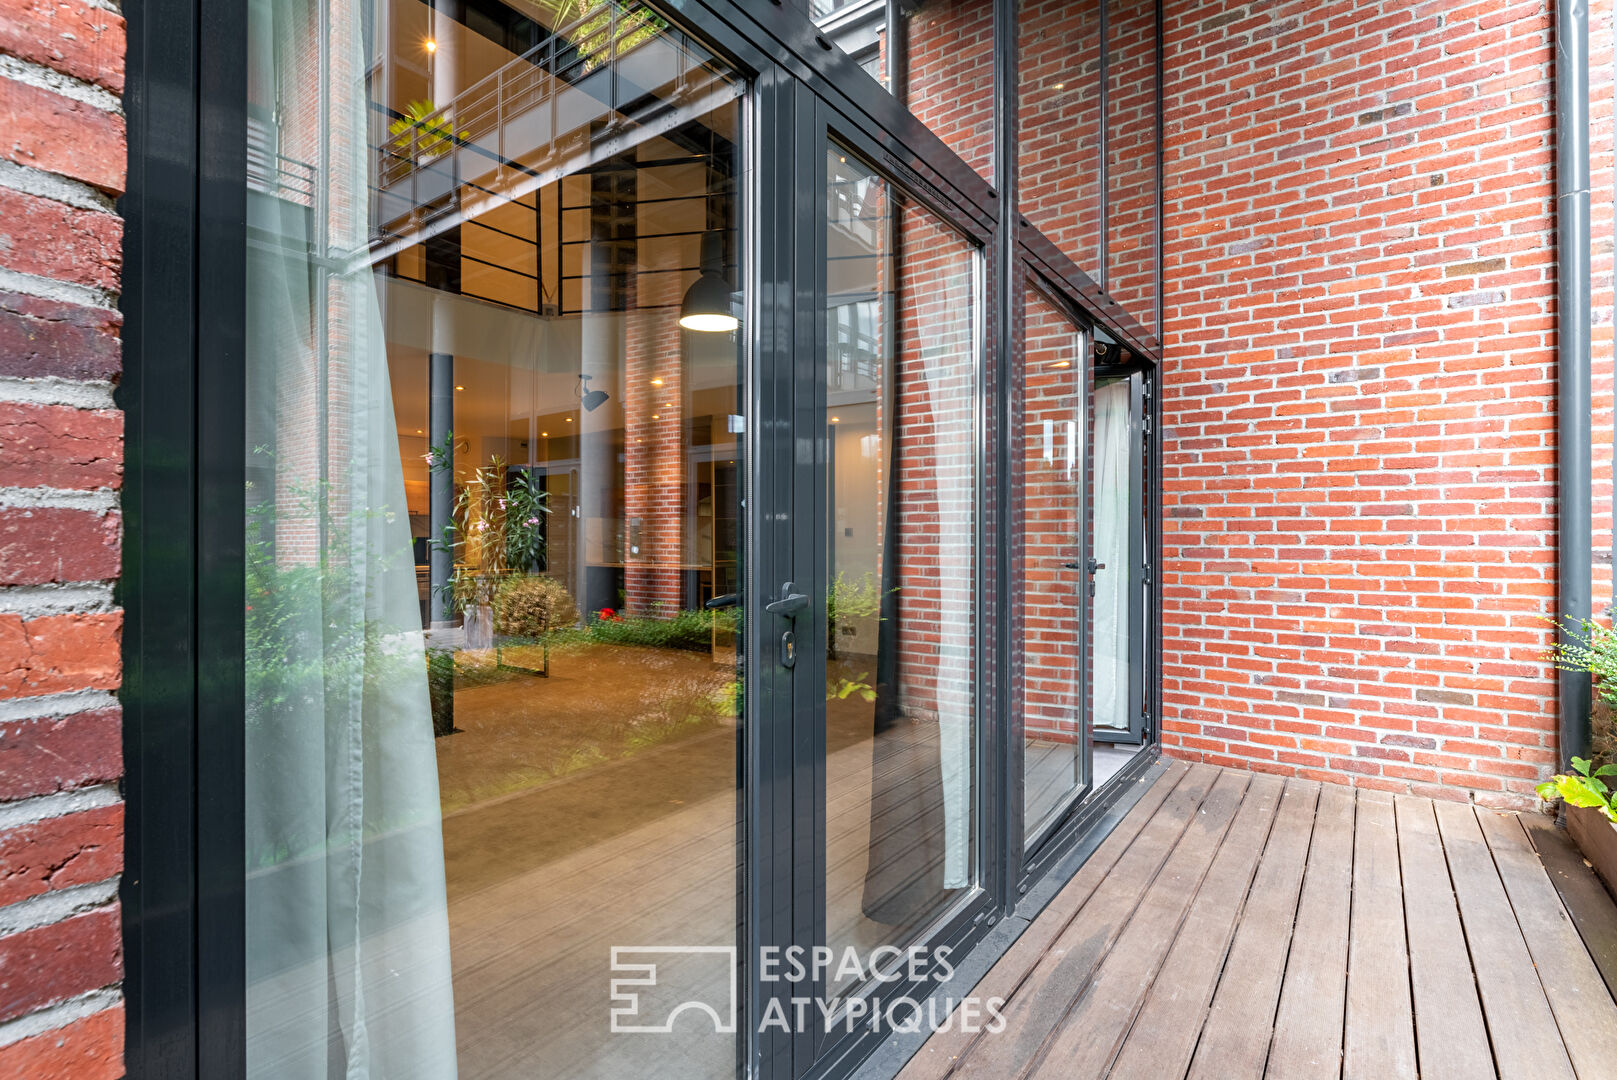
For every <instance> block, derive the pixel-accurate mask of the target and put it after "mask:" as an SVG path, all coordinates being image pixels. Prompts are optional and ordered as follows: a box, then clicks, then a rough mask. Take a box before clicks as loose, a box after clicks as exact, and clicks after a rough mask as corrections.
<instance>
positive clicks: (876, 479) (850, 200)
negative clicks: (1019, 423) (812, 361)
mask: <svg viewBox="0 0 1617 1080" xmlns="http://www.w3.org/2000/svg"><path fill="white" fill-rule="evenodd" d="M826 169H827V192H828V205H827V216H828V228H827V253H826V255H827V261H826V268H825V269H826V281H827V297H826V313H825V317H826V342H827V355H826V358H825V364H826V413H825V417H824V423H825V428H824V431H825V438H826V446H827V459H828V474H829V475H828V484H827V499H828V505H827V507H826V515H825V527H826V528H827V532H828V541H829V542H828V545H827V565H826V580H827V581H828V582H829V584H830V594H829V596H828V597H827V610H828V617H827V620H826V621H827V641H826V706H825V725H826V728H825V730H826V736H825V744H826V768H825V785H826V790H825V795H826V841H825V843H826V851H825V860H826V861H825V866H826V888H825V896H826V900H825V920H826V934H827V944H829V945H830V946H831V947H832V948H833V949H834V950H837V952H836V955H838V956H840V955H842V952H841V950H842V949H844V948H854V949H857V950H860V951H861V952H862V953H867V951H868V950H871V949H874V948H876V947H877V946H882V945H888V946H892V945H898V946H903V945H906V944H908V943H909V941H911V940H912V939H913V938H915V937H916V935H917V934H918V933H920V932H921V931H922V930H923V929H924V928H925V927H926V925H927V924H928V923H929V922H930V921H931V920H932V919H934V918H936V917H937V916H938V915H939V914H940V913H942V912H943V911H944V910H946V909H947V908H948V906H949V905H950V904H951V903H952V902H953V901H955V900H957V899H958V898H960V897H961V896H963V895H965V890H967V889H968V888H969V887H970V886H971V885H972V884H973V883H974V881H975V872H974V861H973V859H974V850H975V847H974V845H975V842H976V830H975V822H976V814H975V803H974V791H975V783H976V780H975V778H976V765H975V761H976V736H975V732H976V726H975V709H974V693H975V663H976V660H975V657H976V648H975V637H974V600H973V582H974V580H975V574H974V569H973V568H974V565H975V483H976V446H975V432H976V420H975V408H976V406H975V401H976V394H975V386H976V365H977V347H976V321H975V320H976V304H977V302H978V301H977V296H976V284H975V274H976V258H975V253H974V252H973V250H972V248H971V246H970V245H969V244H968V243H967V242H966V241H965V240H963V239H962V238H961V237H959V236H958V235H956V234H954V233H953V232H951V231H950V230H949V229H947V228H946V227H945V226H944V225H943V224H942V222H940V221H939V220H938V219H937V218H935V217H934V216H933V215H931V214H930V213H928V212H927V211H926V210H924V209H923V208H921V207H920V206H918V205H916V204H914V203H913V202H910V201H908V200H906V199H905V198H904V197H903V196H902V195H901V194H900V193H899V192H897V191H895V190H894V189H893V187H892V186H891V185H890V184H888V183H887V182H886V181H885V180H884V179H883V178H882V177H880V176H879V175H877V174H876V173H874V172H873V171H872V170H871V169H870V168H869V167H868V166H866V165H865V164H863V163H862V162H860V161H858V160H857V159H855V158H853V157H852V156H851V155H849V154H847V153H845V152H843V151H842V150H840V149H839V148H836V147H833V148H831V150H830V151H829V153H828V156H827V160H826ZM850 989H852V984H851V983H850V982H849V981H848V980H843V981H842V982H840V983H839V982H835V980H833V985H832V986H831V987H829V988H828V992H829V993H832V994H840V993H843V992H845V991H848V990H850Z"/></svg>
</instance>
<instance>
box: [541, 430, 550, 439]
mask: <svg viewBox="0 0 1617 1080" xmlns="http://www.w3.org/2000/svg"><path fill="white" fill-rule="evenodd" d="M539 437H540V438H541V439H548V438H550V432H548V431H541V432H540V433H539Z"/></svg>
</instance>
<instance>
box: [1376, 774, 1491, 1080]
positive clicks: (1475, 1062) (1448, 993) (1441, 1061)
mask: <svg viewBox="0 0 1617 1080" xmlns="http://www.w3.org/2000/svg"><path fill="white" fill-rule="evenodd" d="M1395 805H1396V807H1397V816H1398V856H1399V862H1400V865H1401V867H1402V869H1403V880H1404V920H1405V932H1406V933H1407V935H1408V939H1409V970H1410V987H1411V990H1412V991H1413V994H1414V1003H1415V1046H1416V1053H1417V1060H1418V1061H1419V1064H1420V1073H1421V1076H1422V1077H1423V1078H1427V1077H1438V1078H1442V1080H1450V1078H1452V1080H1471V1078H1472V1077H1488V1076H1493V1075H1494V1065H1493V1054H1492V1053H1491V1052H1490V1050H1489V1048H1488V1028H1487V1025H1486V1024H1485V1023H1484V1022H1483V1019H1482V1001H1481V999H1480V998H1478V997H1477V987H1476V977H1475V976H1474V975H1473V974H1472V972H1471V959H1470V955H1469V953H1468V951H1467V946H1466V940H1465V931H1464V930H1463V929H1462V928H1461V926H1460V908H1459V905H1458V904H1457V903H1456V902H1455V899H1454V887H1453V885H1452V883H1451V882H1450V881H1449V869H1448V862H1447V860H1446V859H1445V858H1444V856H1443V842H1442V838H1441V837H1440V836H1439V835H1438V831H1437V817H1436V815H1435V813H1434V812H1433V810H1432V804H1431V802H1430V801H1429V800H1426V799H1419V798H1415V797H1414V796H1408V795H1400V796H1399V797H1398V798H1397V799H1396V800H1395Z"/></svg>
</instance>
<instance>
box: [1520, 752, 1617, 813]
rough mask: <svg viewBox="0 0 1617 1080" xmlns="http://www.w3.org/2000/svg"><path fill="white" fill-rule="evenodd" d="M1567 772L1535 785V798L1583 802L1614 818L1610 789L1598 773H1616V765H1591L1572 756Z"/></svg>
mask: <svg viewBox="0 0 1617 1080" xmlns="http://www.w3.org/2000/svg"><path fill="white" fill-rule="evenodd" d="M1572 769H1573V771H1572V772H1570V773H1557V774H1556V775H1555V776H1552V777H1550V778H1549V779H1548V780H1546V781H1544V782H1543V783H1542V784H1540V785H1538V795H1539V798H1541V799H1545V800H1549V799H1556V798H1559V799H1565V800H1566V802H1567V803H1568V805H1571V806H1587V807H1590V808H1592V809H1596V810H1599V811H1600V812H1601V813H1602V814H1604V815H1605V816H1606V820H1607V821H1612V822H1617V808H1614V807H1613V805H1612V792H1611V789H1610V788H1608V787H1607V786H1606V784H1605V781H1603V780H1601V779H1600V778H1601V777H1602V776H1617V765H1602V766H1600V767H1599V768H1594V765H1593V763H1592V762H1591V761H1590V760H1589V759H1588V758H1581V757H1575V758H1573V759H1572Z"/></svg>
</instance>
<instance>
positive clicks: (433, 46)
mask: <svg viewBox="0 0 1617 1080" xmlns="http://www.w3.org/2000/svg"><path fill="white" fill-rule="evenodd" d="M424 44H425V46H426V49H427V51H428V52H430V53H434V52H437V51H438V43H437V42H436V41H434V40H432V39H431V38H428V39H427V40H426V41H425V42H424Z"/></svg>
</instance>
